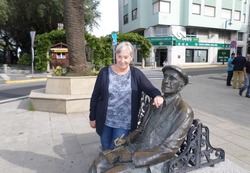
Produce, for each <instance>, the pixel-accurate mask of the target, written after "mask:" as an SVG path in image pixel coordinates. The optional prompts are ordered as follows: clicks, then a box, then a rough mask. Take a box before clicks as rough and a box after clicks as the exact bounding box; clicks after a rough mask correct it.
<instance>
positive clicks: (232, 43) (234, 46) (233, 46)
mask: <svg viewBox="0 0 250 173" xmlns="http://www.w3.org/2000/svg"><path fill="white" fill-rule="evenodd" d="M230 46H231V47H232V48H236V46H237V42H236V41H235V40H233V41H231V43H230Z"/></svg>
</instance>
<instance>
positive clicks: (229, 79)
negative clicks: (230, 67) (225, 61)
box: [227, 71, 233, 85]
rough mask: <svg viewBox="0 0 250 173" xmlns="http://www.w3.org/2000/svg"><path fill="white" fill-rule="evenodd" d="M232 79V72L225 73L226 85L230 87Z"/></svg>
mask: <svg viewBox="0 0 250 173" xmlns="http://www.w3.org/2000/svg"><path fill="white" fill-rule="evenodd" d="M232 78H233V71H227V85H231V80H232Z"/></svg>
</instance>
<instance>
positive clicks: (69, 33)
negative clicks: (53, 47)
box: [63, 0, 91, 75]
mask: <svg viewBox="0 0 250 173" xmlns="http://www.w3.org/2000/svg"><path fill="white" fill-rule="evenodd" d="M63 8H64V24H65V31H66V38H67V45H68V50H69V67H68V71H69V72H70V73H73V74H74V75H83V74H85V75H86V74H89V72H90V70H91V69H90V66H89V65H88V62H87V59H86V52H85V38H84V0H63Z"/></svg>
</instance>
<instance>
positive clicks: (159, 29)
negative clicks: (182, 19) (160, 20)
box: [155, 26, 168, 36]
mask: <svg viewBox="0 0 250 173" xmlns="http://www.w3.org/2000/svg"><path fill="white" fill-rule="evenodd" d="M167 31H168V30H167V27H160V26H158V27H156V28H155V35H156V36H166V35H167Z"/></svg>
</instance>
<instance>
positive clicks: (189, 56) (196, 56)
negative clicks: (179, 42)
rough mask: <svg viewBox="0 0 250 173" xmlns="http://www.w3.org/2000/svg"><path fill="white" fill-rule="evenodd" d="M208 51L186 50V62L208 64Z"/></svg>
mask: <svg viewBox="0 0 250 173" xmlns="http://www.w3.org/2000/svg"><path fill="white" fill-rule="evenodd" d="M207 55H208V51H207V50H204V49H186V57H185V61H186V62H201V63H203V62H208V56H207Z"/></svg>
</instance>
